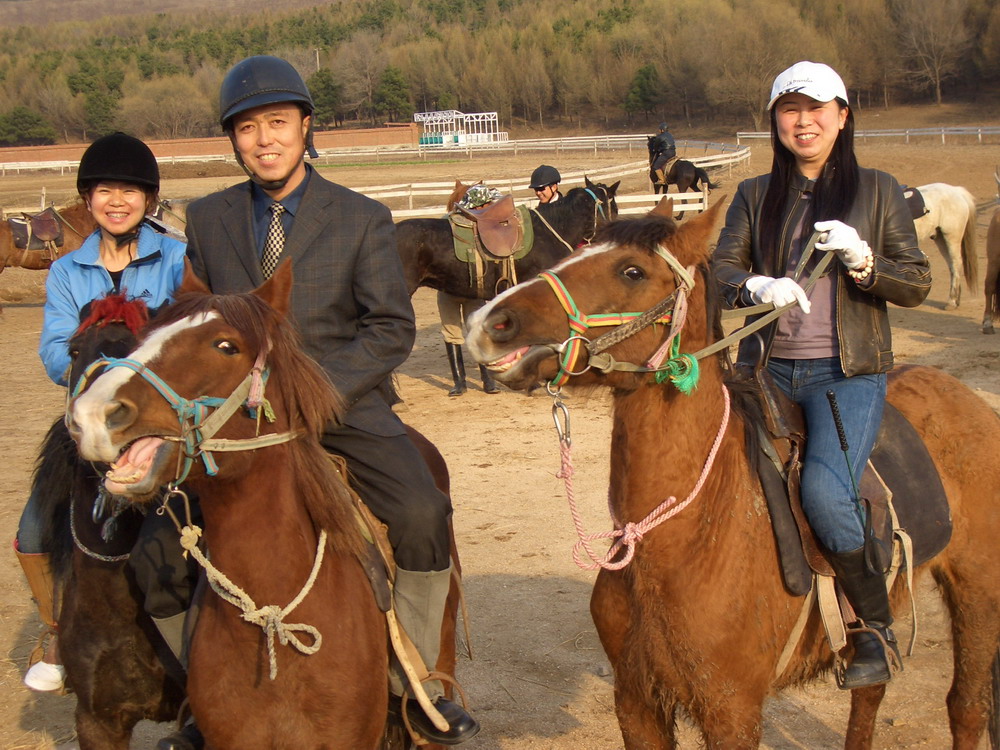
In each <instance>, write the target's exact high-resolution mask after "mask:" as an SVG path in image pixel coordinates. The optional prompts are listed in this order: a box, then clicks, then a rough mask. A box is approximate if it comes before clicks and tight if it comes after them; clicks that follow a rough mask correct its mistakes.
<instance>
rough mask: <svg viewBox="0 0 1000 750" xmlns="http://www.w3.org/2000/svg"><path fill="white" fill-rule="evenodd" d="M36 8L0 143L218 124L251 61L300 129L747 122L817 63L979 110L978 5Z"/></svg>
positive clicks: (526, 0)
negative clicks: (291, 89) (231, 86)
mask: <svg viewBox="0 0 1000 750" xmlns="http://www.w3.org/2000/svg"><path fill="white" fill-rule="evenodd" d="M53 3H54V0H34V2H33V4H32V5H31V6H30V7H29V4H27V0H7V1H6V2H3V4H2V5H3V6H10V8H11V9H12V11H14V12H13V13H11V14H9V16H8V18H7V19H6V20H5V21H4V22H3V25H2V26H0V145H20V144H36V143H53V142H76V141H87V140H92V139H93V138H95V137H97V136H99V135H102V134H104V133H108V132H111V131H113V130H117V129H121V130H125V131H128V132H130V133H134V134H136V135H138V136H140V137H144V138H182V137H198V136H209V135H218V134H219V128H218V123H217V119H216V118H217V92H218V87H219V82H220V81H221V78H222V75H223V74H224V72H225V70H226V69H227V68H228V67H229V66H230V65H231V64H232V63H234V62H236V61H237V60H239V59H241V58H243V57H245V56H247V55H251V54H262V53H267V54H276V55H279V56H282V57H285V58H286V59H288V60H290V61H291V62H292V63H293V64H294V65H295V66H296V67H297V68H298V69H299V71H300V72H301V73H302V74H303V76H304V77H305V78H306V80H307V82H308V83H309V85H310V88H311V89H312V91H313V93H314V95H315V98H316V104H317V110H316V118H315V119H316V121H317V126H318V127H334V126H337V125H340V124H342V123H344V122H348V123H351V122H356V123H359V124H363V125H377V124H379V123H381V122H385V121H405V120H408V119H409V118H410V117H411V116H412V113H413V112H414V111H427V110H435V109H458V110H462V111H465V112H482V111H496V112H497V113H498V114H499V118H500V121H501V127H502V128H504V129H517V128H518V127H524V126H526V125H531V126H533V127H539V128H546V127H548V128H551V127H562V128H583V127H591V128H598V129H607V130H613V129H616V128H622V127H634V126H636V125H639V124H642V125H644V126H646V127H648V123H649V122H651V121H653V122H655V121H659V120H660V119H667V120H670V121H671V122H673V123H678V124H686V125H692V124H697V123H713V122H729V123H739V124H740V127H743V128H753V129H759V128H761V127H762V126H763V125H764V123H763V116H764V113H763V104H764V101H765V99H766V97H765V96H764V93H765V91H764V90H765V88H766V86H767V83H768V82H769V81H770V80H771V79H772V78H773V76H774V75H775V74H776V73H777V72H778V71H779V70H781V69H782V68H784V67H786V66H787V65H789V64H790V63H791V62H794V61H795V60H798V59H804V58H807V59H813V60H819V61H823V62H827V63H829V64H831V65H833V66H834V67H835V68H837V69H838V70H839V71H840V72H841V73H842V74H843V77H844V78H845V80H846V81H847V82H848V85H849V88H850V93H851V96H852V97H853V99H854V103H855V106H856V107H859V108H861V109H866V108H886V107H889V106H892V105H896V104H901V103H918V102H926V103H938V104H940V103H942V102H950V101H959V100H962V101H969V100H975V99H976V98H977V97H987V98H990V99H991V101H992V99H993V98H995V94H994V91H995V90H996V84H997V83H998V82H1000V80H998V79H1000V3H998V2H997V0H934V2H927V0H839V1H838V2H836V3H815V2H810V1H809V0H695V1H693V2H687V1H686V2H667V1H665V0H550V1H549V2H546V3H539V2H536V0H338V1H335V2H328V3H323V4H310V3H306V2H303V1H302V0H293V1H291V2H287V3H283V4H281V6H280V7H281V9H280V10H278V5H277V4H274V3H270V4H267V5H263V4H262V3H260V2H256V3H255V2H251V0H243V2H240V1H238V0H223V1H222V2H219V3H212V4H211V5H208V4H204V3H202V4H201V6H196V5H194V4H193V3H192V2H191V1H190V0H163V1H161V2H158V3H156V4H155V5H154V4H153V3H149V2H146V1H145V0H143V2H138V1H137V2H133V3H132V4H131V6H132V11H133V12H132V13H128V12H116V13H115V15H114V16H105V17H101V16H100V13H101V12H102V11H101V10H100V8H101V7H102V6H100V5H98V4H96V3H93V2H90V0H60V2H58V3H55V4H53ZM60 6H61V7H64V8H65V9H66V11H65V14H59V15H55V16H54V14H56V12H57V11H56V9H57V8H59V7H60ZM31 7H33V8H34V11H35V12H38V13H40V14H42V13H44V12H45V9H46V8H48V9H49V13H48V15H47V17H45V18H44V19H43V18H33V17H32V16H31V15H30V13H31ZM156 9H159V10H160V11H161V12H155V10H156ZM81 14H82V15H83V16H84V18H85V20H73V19H74V18H76V17H77V16H80V15H81ZM11 19H20V20H22V21H23V25H20V26H11V25H10V23H11ZM87 19H89V20H87Z"/></svg>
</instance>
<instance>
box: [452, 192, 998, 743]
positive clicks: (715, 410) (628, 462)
mask: <svg viewBox="0 0 1000 750" xmlns="http://www.w3.org/2000/svg"><path fill="white" fill-rule="evenodd" d="M720 205H721V203H717V204H716V206H714V207H713V208H712V209H710V210H709V211H708V212H706V213H705V214H703V215H701V216H699V217H697V218H695V219H691V220H689V221H687V222H685V223H684V225H683V226H682V227H680V228H679V229H678V228H677V226H676V225H675V224H674V222H673V221H671V220H670V219H669V218H668V217H667V216H655V215H654V216H649V217H645V218H642V219H635V220H626V221H618V222H615V223H613V224H611V225H609V226H607V227H605V228H604V229H602V230H601V232H600V233H599V234H598V236H597V237H596V238H595V244H594V245H593V246H592V247H591V248H589V249H587V250H584V251H582V252H581V253H578V254H577V255H576V256H574V257H573V258H570V259H567V260H565V261H562V262H561V263H559V264H558V265H556V266H555V267H554V268H553V269H552V271H551V275H550V278H548V279H545V278H542V279H535V280H532V281H528V282H525V283H522V284H520V285H519V286H517V287H515V288H513V289H511V290H509V291H508V292H507V293H505V294H504V295H502V296H500V297H497V298H496V299H495V300H493V301H492V302H491V303H489V304H488V305H486V306H485V307H483V308H482V309H481V310H479V311H478V312H476V314H475V315H474V316H473V317H472V318H471V320H470V321H469V332H468V335H467V338H466V341H467V343H468V345H469V347H470V350H471V351H472V353H473V354H474V355H475V356H476V358H477V359H478V360H479V361H480V362H483V363H485V364H486V365H487V366H488V367H490V368H492V369H493V370H494V371H495V373H496V376H497V378H498V379H499V380H501V381H502V382H504V383H506V384H507V385H509V386H511V387H514V388H530V387H532V386H534V385H536V384H537V383H539V382H550V383H553V382H554V383H556V384H558V383H559V382H560V379H566V380H568V381H569V383H570V384H576V385H579V386H583V387H591V388H593V387H602V386H603V387H606V388H610V389H611V391H612V394H613V400H614V413H613V430H612V442H611V486H610V492H609V506H610V509H611V515H612V519H613V522H614V525H615V529H616V531H615V532H614V534H615V539H616V542H615V543H616V545H617V547H616V550H617V551H616V553H612V554H610V555H609V556H608V557H605V558H602V557H601V556H600V555H598V556H596V557H595V556H593V555H592V558H593V559H594V562H595V565H594V567H598V566H599V567H601V568H602V569H601V570H600V572H599V573H598V577H597V581H596V584H595V587H594V591H593V595H592V598H591V613H592V615H593V618H594V621H595V623H596V625H597V630H598V633H599V635H600V637H601V642H602V644H603V646H604V649H605V651H606V652H607V654H608V656H609V658H610V660H611V662H612V665H613V666H614V670H615V707H616V712H617V715H618V720H619V724H620V727H621V732H622V736H623V738H624V741H625V747H626V748H627V749H628V750H640V748H641V749H642V750H654V749H655V750H667V749H669V748H675V747H676V746H677V741H676V737H675V718H676V716H677V714H678V711H679V710H680V711H682V712H685V713H687V714H688V715H689V716H690V717H691V718H692V719H693V721H694V722H695V724H696V725H697V726H698V728H699V729H700V731H701V732H702V734H703V737H704V741H705V744H706V746H707V747H708V748H712V749H713V750H723V749H725V750H746V749H749V748H756V747H758V746H759V744H760V739H761V731H762V729H761V724H762V706H763V703H764V700H765V698H766V697H767V696H768V695H769V694H770V693H771V692H772V691H773V690H776V689H781V688H784V687H786V686H789V685H794V684H797V683H801V682H803V681H805V680H807V679H809V678H812V677H814V676H816V675H818V674H820V673H822V672H824V671H825V670H828V669H830V667H831V666H832V664H833V660H834V654H833V653H831V651H830V649H829V647H828V645H827V644H826V642H825V638H824V635H823V628H822V625H821V623H820V620H819V616H818V614H817V613H816V612H815V611H813V612H811V613H810V614H809V616H808V619H807V620H806V623H805V628H804V630H803V632H802V635H801V637H800V638H798V639H797V640H795V639H793V638H792V633H793V630H794V627H795V624H796V621H797V620H798V618H799V616H800V613H801V612H802V611H803V603H804V600H803V598H801V597H795V596H793V595H792V594H790V593H788V591H787V590H786V588H785V587H784V585H783V582H782V578H781V573H780V571H779V566H778V563H777V552H776V549H775V542H774V537H773V534H772V531H771V528H770V520H769V516H768V511H767V505H766V502H765V500H764V497H763V493H762V491H761V487H760V483H759V481H758V479H757V476H756V473H755V471H754V469H753V466H754V463H753V462H752V460H751V458H750V456H749V455H748V451H747V445H748V441H747V436H746V434H745V429H746V427H747V426H748V424H749V420H750V419H751V416H750V414H751V412H750V411H747V410H743V409H741V408H739V407H740V404H739V403H738V401H739V400H738V399H737V396H736V395H735V394H736V391H733V390H732V389H730V388H729V387H728V386H727V376H728V374H729V373H728V366H727V361H726V359H725V357H724V355H722V354H715V355H708V356H705V357H704V358H703V359H701V360H700V361H699V362H698V364H699V375H698V377H699V379H698V383H697V387H696V388H694V390H692V391H691V392H690V394H688V395H686V394H684V393H681V392H680V390H679V389H678V388H674V387H673V386H672V385H670V384H669V383H664V384H659V383H657V382H656V380H655V378H654V376H653V375H652V373H651V370H656V369H662V368H661V365H660V360H658V355H659V354H660V353H661V346H662V345H663V344H664V342H665V340H666V339H667V337H668V335H669V334H670V333H671V329H672V327H673V328H675V329H676V331H679V335H680V345H679V348H678V350H677V351H676V352H673V353H672V355H670V354H668V355H667V356H669V357H670V359H669V360H668V361H667V363H666V364H668V365H669V364H671V363H673V362H674V361H675V360H676V361H679V360H681V359H684V355H686V354H692V353H696V352H700V350H702V349H703V348H705V347H707V346H709V345H711V344H712V343H713V342H715V341H717V340H718V338H719V337H720V336H721V324H720V322H719V321H720V317H719V311H718V306H717V303H716V300H715V297H716V294H715V281H714V279H713V278H712V276H711V273H710V270H709V250H708V246H709V240H710V235H711V233H712V230H713V223H714V221H715V219H716V216H717V215H718V212H719V206H720ZM666 210H667V212H668V213H669V210H670V209H669V207H668V208H667V209H666ZM679 299H683V300H684V304H678V303H677V301H678V300H679ZM671 306H672V313H670V312H669V311H670V309H671ZM664 310H667V314H668V315H670V314H672V316H673V322H672V323H671V324H670V325H661V324H660V323H662V322H664V321H666V318H665V317H664V314H663V311H664ZM622 311H650V312H651V313H654V312H655V314H650V315H647V316H645V317H644V318H642V319H641V320H642V321H644V322H643V323H639V324H633V323H632V322H631V321H632V320H634V319H635V317H634V316H638V314H639V312H635V313H632V312H622ZM608 321H612V322H611V323H609V322H608ZM615 321H616V322H615ZM652 321H655V322H652ZM651 322H652V324H650V323H651ZM596 324H602V325H611V326H612V327H611V328H610V331H611V333H610V336H611V338H610V339H605V340H603V342H601V343H598V340H597V338H596V335H597V334H600V333H602V332H604V331H608V330H609V329H608V328H598V329H595V328H594V325H596ZM573 341H577V342H582V345H581V346H579V349H578V353H577V354H574V353H573V351H574V350H573V347H571V346H570V344H571V343H572V342H573ZM599 350H603V351H602V352H600V353H598V352H599ZM588 354H589V359H588ZM588 364H589V365H590V366H589V367H588ZM681 369H682V368H681ZM680 371H681V370H678V372H680ZM667 372H670V370H669V369H668V370H667ZM889 382H890V384H889V400H890V401H891V402H892V403H893V404H894V405H895V406H896V408H897V409H899V410H900V411H901V412H902V413H903V414H904V415H905V416H906V418H907V419H908V420H909V421H910V423H911V424H912V425H913V426H914V427H915V428H916V430H917V431H918V432H919V433H920V434H921V435H922V437H923V439H924V441H925V443H926V445H927V448H928V450H929V451H930V454H931V456H932V457H933V459H934V463H935V465H936V467H937V469H938V471H939V472H940V474H941V477H942V480H943V484H944V487H945V488H946V490H947V493H948V499H949V502H950V505H951V513H952V518H953V526H954V528H953V535H952V538H951V542H950V544H949V546H948V547H947V548H946V549H945V550H944V551H943V552H942V553H940V554H939V555H938V556H937V557H935V558H934V559H933V560H931V561H930V562H929V563H927V564H925V565H924V566H923V567H922V568H920V569H919V571H918V573H924V572H926V571H927V570H929V571H930V572H931V574H932V575H933V576H934V578H935V580H936V581H937V582H938V584H939V585H940V587H941V589H942V590H943V592H944V596H945V601H946V603H947V605H948V608H949V610H950V613H951V617H952V636H953V641H954V664H955V674H954V681H953V683H952V687H951V691H950V693H949V695H948V712H949V717H950V722H951V730H952V734H953V738H954V740H953V742H954V748H960V749H962V750H973V748H976V747H978V742H979V738H980V736H981V735H982V733H983V730H984V728H985V727H986V724H987V721H988V719H989V717H990V705H991V700H992V701H996V700H997V699H998V698H1000V694H998V692H997V684H996V678H995V677H992V678H991V671H993V672H996V671H997V670H998V665H997V659H998V653H1000V619H998V618H997V615H996V613H997V611H998V608H1000V557H998V556H997V555H996V553H995V548H996V539H997V536H998V535H1000V514H998V513H997V503H998V500H1000V461H998V459H997V457H996V448H995V446H996V445H997V444H998V441H1000V419H998V418H997V416H996V414H994V413H993V412H992V411H991V410H990V408H989V406H988V405H986V404H985V403H984V402H983V401H982V400H980V399H979V398H978V397H977V396H976V395H975V394H974V393H973V392H972V391H971V390H970V389H968V388H967V387H965V386H964V385H962V384H961V383H960V382H958V381H957V380H955V379H954V378H952V377H950V376H948V375H945V374H944V373H942V372H940V371H937V370H934V369H931V368H926V367H905V368H900V369H899V370H897V371H896V372H893V373H892V374H891V376H890V381H889ZM731 392H732V393H733V394H734V395H733V396H732V397H731V396H730V393H731ZM678 498H684V500H683V501H680V502H678V500H677V499H678ZM661 522H662V525H660V526H658V527H657V525H658V524H660V523H661ZM624 563H627V564H624ZM790 641H792V643H791V644H790V645H791V659H790V661H789V662H788V663H787V666H785V667H784V668H783V669H780V671H779V663H780V661H781V654H782V652H783V650H784V647H785V645H786V644H787V643H789V642H790ZM903 679H905V675H904V676H903ZM991 689H992V695H991ZM884 691H885V686H884V685H881V686H876V687H868V688H862V689H857V690H855V691H853V693H852V702H851V717H850V722H849V726H848V729H847V733H846V741H845V746H846V747H847V748H850V749H852V750H862V749H867V748H871V745H872V739H873V734H874V730H875V716H876V712H877V710H878V706H879V703H880V701H881V699H882V696H883V694H884ZM995 705H996V704H995V703H994V706H995ZM994 711H996V709H995V708H994ZM993 726H994V727H995V723H994V725H993ZM991 731H993V732H994V733H995V732H996V730H995V729H993V730H991ZM998 741H1000V738H997V737H993V742H994V747H996V746H997V745H996V743H997V742H998Z"/></svg>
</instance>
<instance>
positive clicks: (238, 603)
mask: <svg viewBox="0 0 1000 750" xmlns="http://www.w3.org/2000/svg"><path fill="white" fill-rule="evenodd" d="M171 495H178V496H179V497H181V498H182V499H183V501H184V507H185V512H186V515H187V516H188V517H187V522H186V523H185V524H183V525H182V524H181V522H180V521H179V520H178V518H177V516H176V515H175V514H174V512H173V510H171V508H170V507H169V506H168V505H167V500H169V499H170V496H171ZM157 512H158V513H160V512H166V513H167V514H168V515H169V516H170V518H171V519H172V520H173V522H174V525H175V526H176V527H177V530H178V531H179V532H180V535H181V547H183V548H184V549H185V550H186V551H187V552H190V553H191V555H192V557H194V559H195V561H196V562H197V563H198V564H199V565H201V567H202V568H204V569H205V577H206V578H207V579H208V583H209V585H210V586H211V587H212V591H214V592H215V593H216V594H218V595H219V596H220V597H221V598H222V599H223V600H224V601H227V602H229V603H230V604H232V605H233V606H234V607H236V608H237V609H239V610H240V611H241V612H242V613H243V614H242V618H243V619H244V620H245V621H246V622H248V623H250V624H251V625H257V626H258V627H260V628H261V629H262V630H263V631H264V635H265V640H266V642H267V657H268V663H269V664H270V672H269V676H270V678H271V679H272V680H273V679H275V678H276V677H277V676H278V660H277V655H276V653H275V649H274V639H275V637H277V639H278V642H279V643H280V644H281V645H282V646H292V647H293V648H295V649H296V650H297V651H299V652H300V653H303V654H305V655H306V656H309V655H311V654H315V653H316V652H317V651H319V649H320V646H322V645H323V634H322V633H320V632H319V630H318V629H316V628H315V627H313V626H312V625H306V624H305V623H286V622H285V621H284V619H285V617H287V616H288V614H289V613H291V611H292V610H293V609H295V608H296V607H297V606H299V604H301V603H302V600H303V599H305V598H306V596H307V595H308V594H309V592H310V591H311V590H312V587H313V584H314V583H315V582H316V576H317V575H318V574H319V569H320V566H321V565H322V564H323V555H324V553H325V551H326V531H320V534H319V542H318V543H317V545H316V558H315V560H314V561H313V567H312V571H310V573H309V578H308V580H307V581H306V583H305V585H304V586H303V587H302V590H301V591H299V593H298V596H296V597H295V598H294V599H293V600H292V601H291V603H290V604H288V605H287V606H286V607H280V606H278V605H277V604H269V605H266V606H264V607H258V606H257V604H256V603H255V602H254V600H253V599H252V598H250V595H249V594H247V593H246V592H245V591H244V590H243V589H241V588H240V587H239V586H237V585H236V584H235V583H233V582H232V581H231V580H229V578H227V577H226V575H225V574H224V573H223V572H222V571H220V570H219V569H218V568H216V567H215V566H214V565H212V563H211V561H210V560H209V559H208V558H207V557H206V556H205V553H204V552H202V551H201V548H200V547H199V546H198V542H199V540H200V539H201V534H202V531H201V527H199V526H196V525H195V524H193V523H191V518H190V510H189V501H188V496H187V494H186V493H185V492H184V491H183V490H181V489H179V488H177V487H173V488H171V489H170V491H169V492H168V493H167V494H166V495H165V497H164V499H163V505H162V506H160V508H159V509H158V510H157ZM296 633H305V634H306V635H308V636H310V637H311V638H312V643H311V644H306V643H304V642H303V641H302V640H301V639H300V638H299V636H298V635H296Z"/></svg>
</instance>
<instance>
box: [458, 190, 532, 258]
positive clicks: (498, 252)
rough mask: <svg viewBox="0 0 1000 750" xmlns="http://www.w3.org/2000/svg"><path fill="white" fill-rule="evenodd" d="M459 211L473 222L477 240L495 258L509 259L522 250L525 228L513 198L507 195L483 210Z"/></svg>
mask: <svg viewBox="0 0 1000 750" xmlns="http://www.w3.org/2000/svg"><path fill="white" fill-rule="evenodd" d="M458 210H459V211H460V212H461V214H462V215H463V216H465V217H467V218H468V219H470V220H471V221H472V222H473V225H474V227H475V235H476V237H477V239H478V240H479V242H480V243H481V244H482V246H483V248H484V249H485V250H486V251H487V252H488V253H489V254H490V255H492V256H493V257H495V258H508V257H510V256H511V255H513V254H514V253H515V252H516V251H517V250H518V249H520V247H521V245H522V243H523V240H524V228H523V222H522V219H521V215H520V212H519V211H518V210H517V207H516V206H515V205H514V197H513V196H511V195H505V196H504V197H503V198H501V199H500V200H498V201H494V202H493V203H490V204H488V205H486V206H483V207H482V208H473V209H469V208H461V207H459V209H458Z"/></svg>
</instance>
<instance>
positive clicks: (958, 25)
mask: <svg viewBox="0 0 1000 750" xmlns="http://www.w3.org/2000/svg"><path fill="white" fill-rule="evenodd" d="M968 5H969V2H968V0H934V1H933V2H928V1H927V0H892V8H893V16H894V18H895V20H896V29H897V35H898V38H899V42H900V46H901V53H902V56H903V59H904V60H905V61H906V64H907V71H908V74H909V78H910V80H911V81H912V82H913V83H914V85H916V86H917V87H919V88H922V89H930V90H932V91H933V92H934V101H935V102H936V103H937V104H941V101H942V100H941V84H942V82H944V81H946V80H948V79H950V78H953V77H955V76H956V75H958V73H959V71H960V70H961V65H962V63H963V62H964V61H965V60H966V59H968V57H969V54H970V46H971V44H970V42H971V36H970V34H969V31H968V29H966V27H965V13H966V10H967V8H968Z"/></svg>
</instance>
